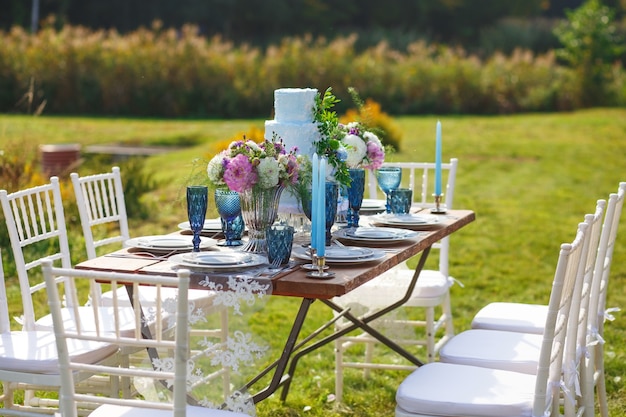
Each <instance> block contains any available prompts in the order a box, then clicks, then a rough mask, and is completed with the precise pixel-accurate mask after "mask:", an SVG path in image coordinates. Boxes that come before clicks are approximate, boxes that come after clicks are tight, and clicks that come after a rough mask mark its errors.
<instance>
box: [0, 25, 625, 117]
mask: <svg viewBox="0 0 626 417" xmlns="http://www.w3.org/2000/svg"><path fill="white" fill-rule="evenodd" d="M357 40H358V38H357V36H356V35H353V36H348V37H343V38H337V39H334V40H330V41H329V40H326V39H323V38H319V39H313V38H312V37H310V36H305V37H301V38H286V39H284V40H282V41H281V42H280V43H279V44H277V45H275V46H271V47H268V48H267V49H265V50H261V49H259V48H253V47H249V46H245V45H244V46H239V47H235V46H233V44H231V43H229V42H225V41H224V40H222V39H221V38H219V37H213V38H210V39H207V38H205V37H203V36H200V35H199V31H198V28H197V27H194V26H184V27H182V28H181V29H180V30H174V29H163V28H162V27H161V25H160V24H159V23H158V22H157V23H155V24H154V25H153V27H152V28H150V29H146V28H143V29H139V30H137V31H135V32H132V33H129V34H127V35H123V36H122V35H120V34H119V33H117V32H116V31H114V30H110V31H104V30H97V31H91V30H88V29H85V28H83V27H80V26H68V25H66V26H64V27H63V28H62V29H61V30H56V29H54V27H53V25H52V24H51V23H50V24H49V25H48V26H46V27H45V28H44V29H42V30H41V31H39V32H38V33H37V34H36V35H32V34H30V33H27V32H26V31H24V30H22V29H20V28H18V27H15V28H13V29H12V30H11V31H9V32H8V33H3V32H0V87H1V88H0V112H12V111H23V110H22V108H21V107H19V106H17V103H18V102H19V101H20V99H21V98H22V97H23V96H25V95H26V94H27V93H28V96H29V97H30V100H31V101H30V102H29V103H32V105H33V106H39V107H41V105H42V104H45V111H46V112H47V113H54V114H76V115H81V114H82V115H85V114H87V115H120V116H122V115H123V116H143V117H187V118H189V117H194V118H200V117H216V118H234V117H237V118H252V117H255V118H256V117H263V118H266V119H269V118H270V117H271V103H272V97H273V91H274V90H275V89H277V88H281V87H315V88H317V89H318V90H320V91H325V90H326V88H328V87H329V86H332V87H333V91H334V92H335V94H336V95H337V97H338V98H340V99H341V100H342V103H339V105H338V106H337V111H346V110H347V108H348V107H347V105H346V103H349V96H348V93H347V89H348V86H354V87H355V88H356V89H357V90H358V91H359V92H360V94H361V95H362V96H363V97H364V98H371V99H372V100H374V101H375V102H377V103H380V105H381V107H382V108H383V109H385V111H386V112H388V113H389V114H416V113H438V114H443V113H475V114H479V113H482V114H494V113H510V112H522V111H559V110H569V109H571V108H573V107H577V106H579V105H581V104H585V103H587V101H585V100H583V98H582V96H581V94H582V92H583V89H582V88H580V87H579V84H576V83H574V84H572V82H573V81H577V80H580V79H582V78H581V77H582V76H581V75H580V74H579V73H577V72H575V71H574V70H573V69H570V68H567V67H563V66H561V65H559V64H558V63H557V62H556V60H555V59H554V55H553V54H552V53H549V52H548V53H546V54H541V55H536V54H533V53H531V52H529V51H522V50H517V51H515V52H513V53H511V54H510V55H506V54H503V53H495V54H494V55H491V56H490V57H489V58H486V59H482V58H480V57H479V56H477V55H471V54H468V53H467V52H466V51H464V50H463V49H460V48H450V47H446V46H435V45H428V44H426V43H424V42H415V43H412V44H410V45H409V46H408V47H407V48H406V50H403V51H400V50H396V49H393V48H391V47H390V46H389V45H388V44H386V43H385V42H381V43H379V44H378V45H377V46H376V47H372V48H369V49H365V50H358V49H357V48H356V46H355V45H356V43H357ZM623 72H624V71H623V68H621V67H620V66H618V67H615V68H612V72H611V73H612V74H615V78H614V79H616V80H617V79H620V78H623V75H621V74H623ZM607 88H609V89H610V91H611V92H613V93H616V95H617V94H620V95H617V98H613V99H611V100H610V101H609V100H607V101H604V102H600V103H598V104H605V105H611V104H614V103H616V102H624V101H625V100H624V97H623V91H622V90H619V85H614V84H613V83H608V84H607Z"/></svg>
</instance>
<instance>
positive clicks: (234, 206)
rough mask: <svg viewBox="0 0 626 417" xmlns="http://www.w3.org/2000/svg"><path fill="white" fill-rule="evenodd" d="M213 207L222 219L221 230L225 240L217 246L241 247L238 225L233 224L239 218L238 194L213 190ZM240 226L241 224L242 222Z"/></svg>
mask: <svg viewBox="0 0 626 417" xmlns="http://www.w3.org/2000/svg"><path fill="white" fill-rule="evenodd" d="M215 206H216V207H217V212H218V213H219V215H220V217H221V218H222V230H223V231H224V238H225V239H224V241H223V242H220V243H219V245H220V246H241V244H242V242H241V240H240V239H241V231H240V230H238V227H237V226H238V225H236V224H235V223H236V222H237V221H238V219H239V217H241V202H240V200H239V193H238V192H236V191H230V190H215ZM242 220H243V219H242ZM240 224H243V222H241V223H240Z"/></svg>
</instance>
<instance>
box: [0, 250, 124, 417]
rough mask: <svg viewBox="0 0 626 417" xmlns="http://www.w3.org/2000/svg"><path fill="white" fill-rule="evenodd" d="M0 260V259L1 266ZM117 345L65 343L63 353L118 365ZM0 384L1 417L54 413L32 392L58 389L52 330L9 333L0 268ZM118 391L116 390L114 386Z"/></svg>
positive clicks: (52, 406)
mask: <svg viewBox="0 0 626 417" xmlns="http://www.w3.org/2000/svg"><path fill="white" fill-rule="evenodd" d="M1 266H2V258H1V257H0V267H1ZM117 352H118V349H117V346H114V345H110V344H107V345H102V344H100V343H98V344H96V343H92V342H87V341H76V342H73V343H71V344H68V349H67V351H66V353H67V355H68V356H70V357H71V358H80V359H82V360H88V361H91V362H94V363H99V362H103V363H111V364H112V365H114V366H115V365H117V363H118V362H119V360H118V358H117ZM91 376H92V374H91V373H89V372H81V373H78V374H76V375H75V380H76V382H77V383H78V382H82V381H84V380H85V379H87V378H88V377H91ZM0 381H1V382H2V395H0V402H1V403H2V411H0V414H2V415H3V416H33V415H35V416H42V415H45V414H48V415H49V414H52V413H54V411H56V410H57V406H58V402H57V401H56V400H54V399H44V398H37V397H35V396H34V395H33V394H32V391H34V390H40V391H48V392H54V391H58V390H59V388H60V387H61V376H60V374H59V357H58V355H57V350H56V345H55V338H54V333H53V332H52V331H51V330H18V331H11V328H10V323H9V310H8V303H7V297H6V288H5V283H4V270H3V269H1V268H0ZM114 389H115V390H117V387H114ZM17 391H22V392H24V396H25V398H24V400H23V403H21V404H20V403H17V402H16V401H15V400H16V399H15V394H16V392H17Z"/></svg>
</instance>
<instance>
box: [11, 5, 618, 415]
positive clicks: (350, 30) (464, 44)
mask: <svg viewBox="0 0 626 417" xmlns="http://www.w3.org/2000/svg"><path fill="white" fill-rule="evenodd" d="M33 5H36V6H37V7H38V8H39V13H38V14H37V15H36V18H35V19H34V22H35V24H34V25H33V23H31V21H32V20H33V19H31V12H32V6H33ZM0 10H2V13H0V188H5V189H7V190H9V191H14V190H17V189H20V188H25V187H30V186H34V185H38V184H42V183H44V182H46V181H47V180H48V179H47V178H46V175H45V173H43V172H42V170H41V163H40V162H41V160H40V153H39V145H42V144H55V143H77V144H80V145H81V146H82V149H83V150H86V149H88V147H89V146H90V145H95V144H108V145H112V144H115V145H122V146H124V145H126V146H130V145H133V146H134V145H139V146H160V147H164V148H166V149H167V152H166V153H164V154H160V155H156V156H151V157H145V158H131V159H127V160H114V159H112V157H111V156H108V155H100V154H93V153H88V152H83V154H82V155H81V158H82V159H81V161H80V162H81V163H82V165H81V170H89V171H91V172H102V171H104V170H108V169H110V167H111V165H112V164H119V165H120V166H121V167H122V176H123V179H124V183H125V193H126V202H127V205H128V211H129V214H130V216H131V219H130V222H131V227H132V229H133V234H135V235H140V234H142V233H143V234H153V233H158V232H166V231H171V230H172V229H173V228H175V225H176V224H178V223H179V222H181V221H182V220H181V219H183V220H184V216H185V212H184V205H183V204H184V198H183V194H182V193H181V190H182V189H183V188H184V186H185V185H186V184H188V183H189V182H190V181H196V180H198V178H199V176H198V175H199V174H202V169H203V163H204V162H206V161H207V160H208V159H209V158H210V157H211V156H212V155H213V154H214V153H215V152H217V151H218V150H219V149H221V147H223V146H224V145H225V144H227V143H228V142H230V141H231V140H233V139H235V138H241V136H242V135H244V134H245V135H246V136H248V137H252V138H257V139H258V138H260V135H262V134H263V122H264V120H266V119H271V118H272V117H273V115H272V110H273V91H274V90H275V89H276V88H280V87H314V88H318V89H319V90H320V91H324V90H325V89H326V88H328V87H332V89H333V92H334V93H335V94H336V95H337V96H338V97H339V98H340V99H341V100H342V101H341V102H340V103H339V105H338V106H337V111H338V113H340V114H341V115H342V116H345V117H348V118H354V117H367V118H368V121H369V122H371V123H374V124H376V125H377V126H379V127H381V128H383V129H384V130H385V132H386V135H385V140H386V141H387V143H391V144H394V145H395V146H396V147H397V151H396V152H395V153H393V154H391V155H389V156H388V160H390V161H418V160H419V161H424V160H433V159H434V142H435V141H434V133H435V123H436V121H437V120H441V121H442V124H443V143H444V145H443V156H444V159H449V158H451V157H457V158H459V173H458V178H457V187H456V190H457V191H456V196H455V205H456V207H458V208H467V209H473V210H475V211H476V214H477V221H476V222H475V223H473V224H472V225H470V226H468V227H467V228H466V229H464V230H463V231H461V232H459V233H458V234H456V235H455V236H454V237H453V240H452V255H451V260H450V261H451V272H452V275H454V276H455V277H456V278H457V279H459V280H461V281H462V282H463V284H464V288H461V287H460V286H455V287H453V289H452V297H453V308H454V311H455V314H456V318H455V320H456V326H457V330H458V331H462V330H464V329H466V328H468V327H469V322H470V320H471V317H472V316H473V314H475V312H476V311H477V310H478V309H479V308H480V307H481V306H483V305H485V304H486V303H488V302H490V301H496V300H519V301H524V302H538V303H541V302H545V301H547V297H548V293H549V289H550V283H551V275H552V273H553V272H554V266H555V263H556V255H557V251H558V247H559V245H560V243H561V242H566V241H569V240H571V238H572V236H573V232H574V230H575V226H576V224H577V223H578V222H580V221H582V219H583V216H584V214H585V213H588V212H591V211H592V210H593V208H594V207H595V201H596V200H597V199H599V198H607V196H608V194H609V193H610V192H615V191H616V190H617V186H618V183H619V181H625V180H626V175H625V174H626V169H624V167H625V166H626V165H625V164H624V156H625V155H626V109H625V105H626V72H625V70H624V62H626V48H625V45H626V41H625V33H626V20H625V19H626V18H625V12H626V4H625V3H624V1H617V0H615V1H605V2H600V1H595V0H591V1H588V2H585V3H583V2H582V1H545V0H544V1H539V0H530V1H524V0H516V1H508V2H502V1H499V0H489V1H487V0H485V1H480V2H478V1H469V0H446V1H440V2H429V1H419V0H415V1H401V0H396V1H386V2H380V1H372V0H368V1H342V2H333V1H330V0H317V1H304V0H302V1H289V0H271V1H270V0H266V1H263V2H258V1H252V0H245V1H244V0H238V1H235V0H233V1H223V0H222V1H220V0H212V1H199V0H198V1H194V0H185V1H179V2H175V3H174V2H168V1H166V0H158V1H156V0H155V1H152V2H149V4H146V2H142V1H139V0H137V1H110V2H98V1H81V2H77V1H75V2H72V1H70V0H66V1H53V0H34V1H33V3H32V4H31V3H29V2H21V1H14V0H0ZM348 87H354V88H355V89H356V90H357V91H358V93H359V95H360V96H361V98H363V99H364V100H365V102H366V107H365V108H364V109H362V110H361V112H360V113H359V112H358V111H356V110H355V106H354V103H353V101H352V100H351V98H350V96H349V94H348ZM65 174H66V173H65ZM62 180H63V184H62V187H63V196H64V200H65V202H66V216H67V220H68V228H69V230H70V235H71V242H72V258H73V262H75V263H76V262H79V261H80V260H81V259H84V257H85V253H84V247H83V242H82V241H81V239H82V238H81V236H80V225H79V222H78V218H77V217H78V216H77V211H76V209H75V208H74V206H73V196H72V189H71V185H70V184H69V183H68V182H67V178H65V177H64V176H63V175H62ZM210 210H211V212H210V213H209V215H210V216H213V217H215V216H216V215H217V214H216V211H215V208H214V206H211V208H210ZM624 223H625V222H624V220H622V230H620V233H619V234H618V242H617V247H616V250H615V255H614V261H613V268H612V276H611V280H612V281H611V284H610V285H611V286H612V290H611V291H610V293H609V301H608V305H609V306H610V307H613V306H618V307H624V305H625V302H626V292H625V291H624V282H625V280H626V231H624ZM3 230H4V220H3V219H0V247H1V248H2V262H3V266H4V271H5V275H6V282H7V291H8V298H9V300H10V304H11V308H12V311H11V312H10V313H11V315H18V314H19V309H20V305H19V304H20V301H19V290H18V289H17V279H16V276H15V267H14V265H13V264H12V260H11V259H12V257H11V252H10V249H9V248H10V245H9V242H8V236H7V235H6V231H3ZM296 303H297V300H289V299H276V300H272V302H271V303H269V304H268V307H267V317H268V320H267V322H266V323H259V324H258V326H259V327H260V330H262V331H264V332H266V334H267V335H268V339H272V336H271V335H273V334H280V333H281V332H285V331H286V330H287V329H288V325H289V320H291V318H292V313H290V311H293V310H294V309H295V308H296V305H297V304H296ZM42 307H43V306H42ZM313 312H314V318H317V319H318V320H319V323H316V322H315V320H313V321H312V322H311V323H308V326H309V330H313V329H315V328H316V326H317V325H318V324H320V323H321V322H322V321H323V319H324V318H326V317H327V316H328V315H329V314H330V313H329V312H327V311H326V310H324V309H323V308H322V307H321V306H316V305H314V309H313ZM623 314H624V313H615V314H614V315H615V321H612V322H609V323H607V329H606V333H607V334H606V340H607V347H606V350H607V356H606V366H607V384H608V389H609V397H610V407H611V412H612V415H614V416H625V415H626V399H625V398H626V395H625V393H626V389H625V388H624V376H625V375H624V372H625V370H626V365H625V363H626V344H625V343H624V341H625V340H626V324H625V323H626V322H625V320H624V317H623ZM13 324H14V325H15V328H16V329H17V328H19V326H18V324H17V322H16V321H13ZM274 339H279V338H274ZM379 355H380V356H381V359H382V358H386V359H391V358H392V357H393V355H391V354H388V353H387V352H385V351H380V352H379ZM333 360H334V359H333V351H332V347H331V346H329V347H328V349H325V350H321V351H320V352H319V354H317V355H315V356H312V357H311V358H308V359H307V360H305V361H303V362H302V363H301V364H300V374H299V375H297V376H296V381H295V382H294V384H293V385H292V392H291V393H290V396H289V398H288V400H287V402H286V403H284V404H283V403H281V402H280V401H279V400H278V399H276V398H273V397H272V398H270V399H269V400H267V401H265V402H263V403H262V404H260V405H259V415H261V416H264V415H267V416H270V415H271V416H299V415H305V416H328V415H337V416H348V415H350V416H383V415H389V416H390V415H393V408H394V394H395V389H396V388H397V386H398V384H399V383H400V381H401V380H402V379H403V377H404V376H405V375H406V373H403V372H390V371H380V372H374V375H373V376H372V378H370V379H368V380H364V379H363V378H362V377H361V374H360V373H359V372H358V371H356V370H354V371H353V372H351V373H349V375H348V376H347V380H346V386H349V387H351V388H350V389H349V390H348V392H347V393H346V395H345V402H344V403H343V404H336V403H335V402H334V401H333V400H332V395H331V394H332V393H333V391H334V380H333V378H334V376H333V371H334V367H333ZM0 414H1V413H0Z"/></svg>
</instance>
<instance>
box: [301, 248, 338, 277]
mask: <svg viewBox="0 0 626 417" xmlns="http://www.w3.org/2000/svg"><path fill="white" fill-rule="evenodd" d="M311 259H312V262H313V264H312V267H311V272H308V273H307V274H306V276H307V277H309V278H315V279H330V278H333V277H334V276H335V273H334V272H329V271H326V269H328V265H326V257H325V256H317V253H316V252H315V251H314V250H313V249H311Z"/></svg>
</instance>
